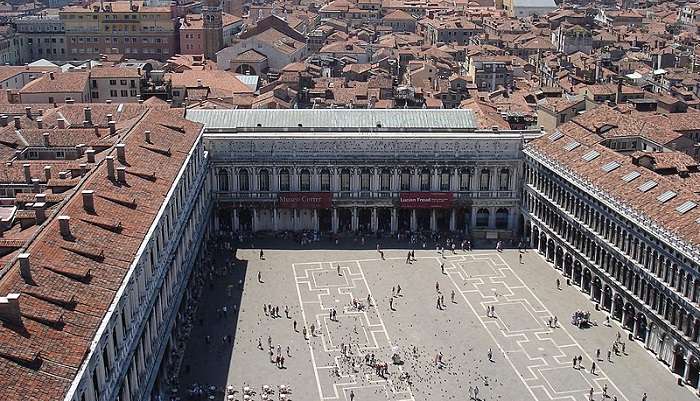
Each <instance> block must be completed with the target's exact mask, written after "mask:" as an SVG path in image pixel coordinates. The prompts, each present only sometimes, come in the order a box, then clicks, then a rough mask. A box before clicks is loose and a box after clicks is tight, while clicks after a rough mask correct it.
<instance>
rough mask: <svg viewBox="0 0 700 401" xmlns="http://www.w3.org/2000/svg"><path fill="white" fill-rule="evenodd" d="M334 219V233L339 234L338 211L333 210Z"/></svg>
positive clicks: (332, 222) (332, 220) (332, 221)
mask: <svg viewBox="0 0 700 401" xmlns="http://www.w3.org/2000/svg"><path fill="white" fill-rule="evenodd" d="M332 214H333V217H332V219H331V226H332V229H333V233H334V234H337V233H338V209H337V208H333V213H332Z"/></svg>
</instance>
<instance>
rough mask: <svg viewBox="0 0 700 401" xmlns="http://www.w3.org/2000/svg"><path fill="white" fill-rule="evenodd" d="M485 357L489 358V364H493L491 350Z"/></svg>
mask: <svg viewBox="0 0 700 401" xmlns="http://www.w3.org/2000/svg"><path fill="white" fill-rule="evenodd" d="M486 355H487V356H488V357H489V362H493V352H491V348H489V352H488V353H487V354H486Z"/></svg>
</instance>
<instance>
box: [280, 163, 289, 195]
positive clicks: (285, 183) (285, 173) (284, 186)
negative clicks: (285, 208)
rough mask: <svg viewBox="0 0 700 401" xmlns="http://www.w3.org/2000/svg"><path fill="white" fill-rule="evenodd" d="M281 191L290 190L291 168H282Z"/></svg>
mask: <svg viewBox="0 0 700 401" xmlns="http://www.w3.org/2000/svg"><path fill="white" fill-rule="evenodd" d="M280 191H289V170H287V169H286V168H283V169H282V170H280Z"/></svg>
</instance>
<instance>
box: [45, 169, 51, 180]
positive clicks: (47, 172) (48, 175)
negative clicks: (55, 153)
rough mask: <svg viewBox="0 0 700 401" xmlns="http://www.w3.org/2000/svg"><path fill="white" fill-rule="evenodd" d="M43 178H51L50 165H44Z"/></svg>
mask: <svg viewBox="0 0 700 401" xmlns="http://www.w3.org/2000/svg"><path fill="white" fill-rule="evenodd" d="M44 178H46V181H48V180H50V179H51V166H45V167H44Z"/></svg>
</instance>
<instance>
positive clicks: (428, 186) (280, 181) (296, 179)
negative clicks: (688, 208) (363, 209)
mask: <svg viewBox="0 0 700 401" xmlns="http://www.w3.org/2000/svg"><path fill="white" fill-rule="evenodd" d="M374 170H375V169H374V168H369V167H365V168H359V169H351V168H342V169H338V170H337V171H336V169H328V168H323V169H320V170H318V171H315V170H314V169H309V168H301V169H298V170H294V169H289V168H280V169H278V170H276V171H273V169H268V168H261V169H257V171H254V169H247V168H238V169H236V171H235V172H233V173H232V172H231V171H230V170H229V169H227V168H219V169H218V170H217V173H216V180H217V188H218V190H219V191H223V192H229V191H233V190H234V185H233V184H234V180H236V183H237V185H236V186H235V190H237V191H242V192H249V191H261V192H269V191H274V190H279V191H292V190H298V191H312V190H319V191H352V190H355V189H358V190H360V191H371V190H374V189H378V190H380V191H391V190H392V187H393V186H397V187H398V190H401V191H411V190H420V191H431V190H439V191H451V190H455V189H456V190H459V191H469V190H472V189H474V188H473V187H474V186H475V185H476V187H477V188H476V189H477V190H480V191H488V190H492V189H493V188H492V184H493V183H492V180H494V179H495V178H494V177H493V175H494V173H493V170H492V169H490V168H482V169H481V170H480V173H479V176H478V182H474V181H473V180H474V179H475V171H474V170H475V169H474V168H471V167H465V168H461V169H457V170H456V169H453V168H438V169H433V168H428V167H424V168H421V169H418V170H413V169H409V168H404V169H400V170H399V171H397V174H394V171H392V169H390V168H381V169H377V173H376V175H375V171H374ZM336 174H337V177H335V175H336ZM414 176H416V178H412V177H414ZM335 178H337V180H338V182H337V185H336V187H337V188H333V180H334V179H335ZM355 178H356V179H357V184H356V185H354V186H355V187H359V188H353V179H355ZM511 178H512V177H511V171H510V169H509V168H506V167H504V168H500V169H498V171H497V178H496V179H497V187H496V188H495V189H496V190H499V191H508V190H510V188H511V184H512V182H511ZM314 179H318V187H317V188H314V185H313V180H314ZM412 180H415V181H413V182H415V183H414V184H412ZM373 181H375V182H373ZM394 181H397V182H396V183H394ZM453 183H454V184H456V185H453ZM455 186H456V188H454V187H455Z"/></svg>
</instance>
